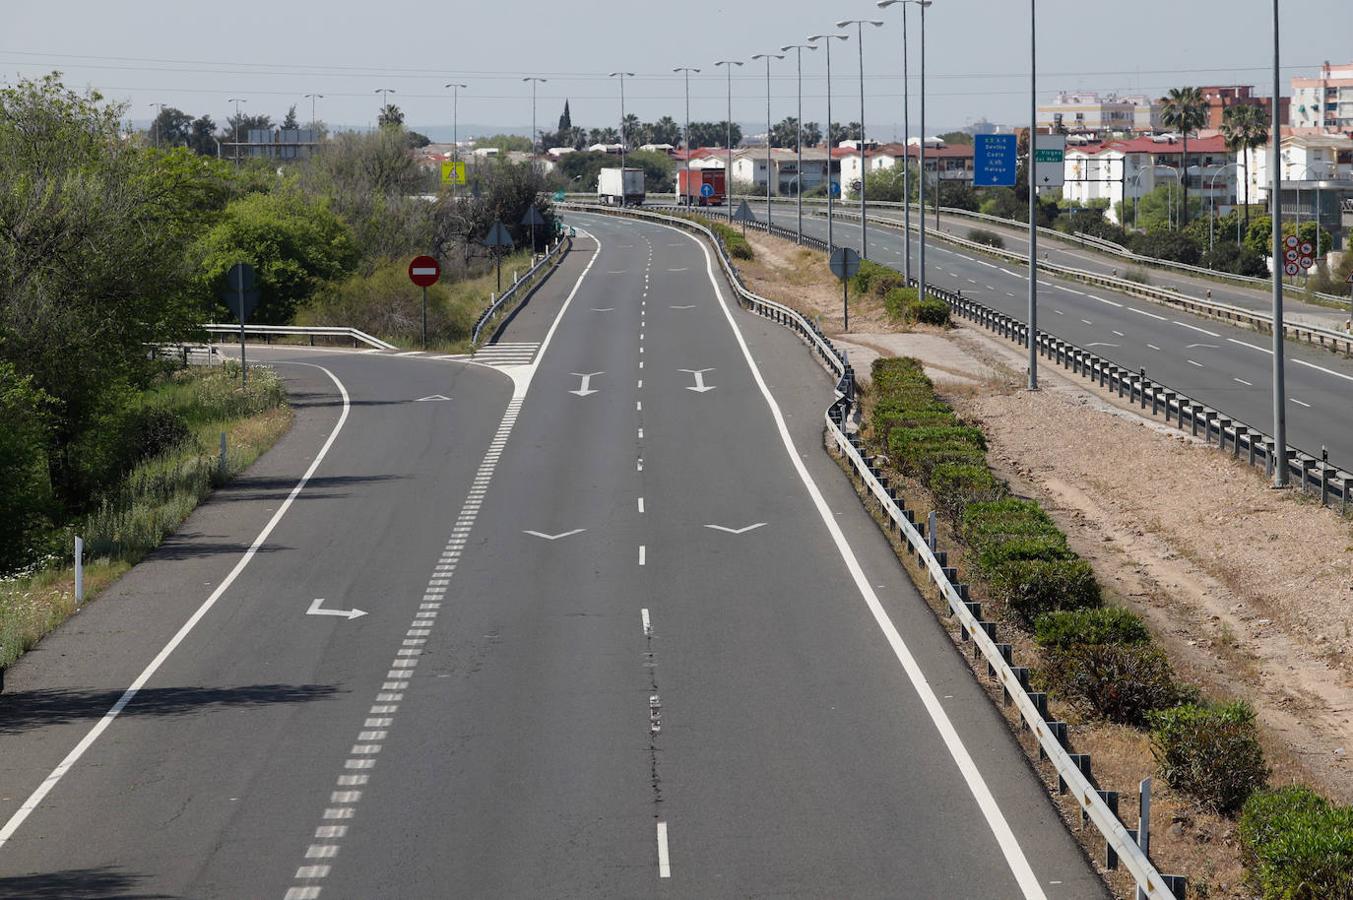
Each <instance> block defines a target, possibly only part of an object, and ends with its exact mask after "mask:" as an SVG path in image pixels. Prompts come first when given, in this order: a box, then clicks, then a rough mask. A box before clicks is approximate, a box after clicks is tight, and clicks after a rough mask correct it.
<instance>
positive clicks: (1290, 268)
mask: <svg viewBox="0 0 1353 900" xmlns="http://www.w3.org/2000/svg"><path fill="white" fill-rule="evenodd" d="M1283 271H1284V272H1286V273H1287V274H1288V275H1295V274H1297V273H1298V272H1300V271H1301V266H1299V265H1297V264H1296V263H1286V264H1285V265H1283Z"/></svg>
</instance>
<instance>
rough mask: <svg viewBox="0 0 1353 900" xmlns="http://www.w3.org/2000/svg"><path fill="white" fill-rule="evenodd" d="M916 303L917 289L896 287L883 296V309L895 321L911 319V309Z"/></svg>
mask: <svg viewBox="0 0 1353 900" xmlns="http://www.w3.org/2000/svg"><path fill="white" fill-rule="evenodd" d="M915 303H916V288H913V287H895V288H893V289H892V290H890V291H888V293H886V294H884V295H883V308H884V309H885V310H887V311H888V315H889V316H890V317H891V318H894V319H904V320H905V319H909V318H911V307H912V306H913V304H915Z"/></svg>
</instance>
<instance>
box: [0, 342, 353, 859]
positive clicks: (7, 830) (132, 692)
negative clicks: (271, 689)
mask: <svg viewBox="0 0 1353 900" xmlns="http://www.w3.org/2000/svg"><path fill="white" fill-rule="evenodd" d="M289 365H296V366H309V367H311V368H314V369H319V370H320V371H321V372H323V373H324V374H325V375H328V376H329V379H330V380H331V381H333V383H334V385H335V386H336V387H337V388H338V392H339V394H340V395H341V396H342V398H343V412H342V413H340V414H339V416H338V421H337V422H336V423H335V424H334V427H333V430H332V431H330V432H329V436H328V437H327V438H326V439H325V441H324V444H323V445H322V446H321V447H320V449H319V453H317V454H315V459H314V461H313V462H311V463H310V467H309V468H307V469H306V470H305V474H303V475H302V476H301V479H300V481H297V482H296V486H295V487H293V488H292V489H291V493H289V494H287V498H286V500H284V501H282V505H281V506H279V507H278V508H277V512H275V513H273V514H272V518H270V519H269V520H268V524H266V525H264V526H263V530H262V531H260V532H259V533H258V536H257V537H255V538H254V541H253V543H252V544H250V545H249V549H248V550H246V551H244V555H243V556H241V557H240V560H239V562H237V563H235V567H234V568H233V569H231V570H230V573H229V574H228V575H226V577H225V579H224V580H223V581H222V582H221V583H220V584H219V585H217V587H216V590H214V591H212V592H211V595H210V596H208V597H207V599H206V600H205V601H203V603H202V605H201V606H199V607H198V608H197V610H196V611H195V612H194V613H193V614H192V615H191V616H189V617H188V621H186V622H184V623H183V625H182V626H181V627H180V628H179V630H178V631H177V632H176V633H175V634H174V636H173V637H172V638H170V639H169V643H167V644H165V645H164V647H163V648H162V649H161V650H160V652H159V653H157V654H156V655H155V658H154V659H152V660H151V661H150V663H149V664H148V665H147V666H146V667H145V668H144V669H142V670H141V674H140V675H137V676H136V680H135V681H133V682H132V683H131V686H129V687H128V688H127V690H125V691H123V693H122V696H121V697H119V698H118V700H117V702H116V703H114V704H113V705H112V707H111V708H110V709H109V710H108V712H106V713H104V714H103V717H102V718H100V719H99V721H97V722H95V723H94V727H93V728H91V729H89V732H88V733H87V734H85V736H84V737H83V738H82V739H81V740H80V743H78V744H76V745H75V748H74V749H73V750H71V751H70V753H67V754H66V758H65V759H63V760H61V762H60V763H58V764H57V767H56V768H55V769H53V770H52V771H51V774H49V775H48V776H47V777H46V778H45V779H43V781H42V784H40V785H38V786H37V789H35V790H34V791H33V793H32V794H30V795H29V797H28V799H27V800H25V801H24V803H23V806H20V807H19V809H18V810H17V811H16V812H15V813H14V815H12V816H10V819H9V821H8V822H6V823H5V825H4V827H3V828H0V848H3V847H4V846H5V844H6V842H8V841H9V839H10V838H12V837H13V836H14V834H15V832H17V831H18V830H19V827H20V826H21V825H23V823H24V820H25V819H27V818H28V817H29V815H31V814H32V813H33V810H35V809H37V808H38V805H39V804H41V803H42V801H43V799H44V798H45V797H46V796H47V795H48V794H49V793H51V791H52V789H53V788H55V787H56V785H57V783H58V782H60V781H61V779H62V778H63V777H65V775H66V773H67V772H69V771H70V769H71V767H72V766H74V765H75V764H76V763H77V762H79V760H80V757H82V756H84V755H85V752H86V751H87V750H89V748H90V747H91V746H93V745H94V742H95V741H97V740H98V739H99V736H100V735H102V734H103V733H104V732H105V731H106V730H107V729H108V727H109V726H110V725H112V724H113V720H115V719H116V718H117V717H118V716H119V715H121V714H122V710H124V709H126V707H127V704H128V703H131V702H132V699H133V698H135V697H136V695H137V694H138V693H139V692H140V690H141V688H143V687H145V685H146V682H148V681H149V680H150V679H151V677H152V676H153V675H154V674H155V673H156V672H157V671H159V668H160V666H162V665H164V663H165V660H167V659H169V657H170V655H172V654H173V652H174V651H175V650H176V649H177V648H178V646H179V644H181V643H183V641H184V639H185V638H187V637H188V635H189V633H191V632H192V630H193V629H194V628H196V627H197V623H198V622H200V621H202V618H203V616H205V615H206V614H207V613H208V612H209V611H210V610H211V608H212V607H213V606H215V605H216V601H218V600H220V599H221V597H222V596H224V594H225V592H226V591H227V590H229V589H230V586H231V585H232V584H234V583H235V579H236V578H238V577H239V576H240V573H241V572H243V571H244V570H245V568H246V567H247V566H248V565H249V563H250V562H251V561H252V560H253V558H254V555H255V554H257V553H258V550H259V548H260V547H262V546H263V543H264V542H265V541H267V539H268V537H269V535H271V534H272V533H273V529H275V528H276V527H277V524H278V523H279V522H281V521H282V517H283V516H284V515H286V513H287V510H289V509H291V504H292V503H293V502H295V500H296V497H297V495H298V494H300V492H301V490H302V489H303V488H304V487H305V485H306V483H307V482H309V481H310V478H311V476H313V475H314V474H315V471H316V470H317V469H318V468H319V465H320V463H322V462H323V461H324V457H325V456H327V455H328V453H329V449H330V448H331V447H332V446H333V445H334V441H335V440H336V439H337V438H338V433H339V432H340V431H342V430H343V424H344V423H345V422H347V421H348V413H349V411H350V410H351V408H352V406H351V402H350V400H349V397H348V389H347V388H346V387H344V386H343V382H341V381H339V380H338V377H337V376H336V375H334V373H333V372H330V371H329V370H328V369H326V368H324V367H323V366H317V365H315V364H314V363H289Z"/></svg>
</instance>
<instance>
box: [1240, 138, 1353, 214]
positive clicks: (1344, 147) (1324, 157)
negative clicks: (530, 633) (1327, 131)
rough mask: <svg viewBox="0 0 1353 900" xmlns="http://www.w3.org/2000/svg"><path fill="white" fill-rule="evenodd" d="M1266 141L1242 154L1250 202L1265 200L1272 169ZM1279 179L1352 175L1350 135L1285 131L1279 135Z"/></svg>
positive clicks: (1343, 178) (1351, 176)
mask: <svg viewBox="0 0 1353 900" xmlns="http://www.w3.org/2000/svg"><path fill="white" fill-rule="evenodd" d="M1272 155H1273V154H1272V152H1271V150H1270V147H1269V145H1268V144H1265V145H1264V146H1263V147H1256V148H1255V149H1253V150H1251V151H1250V152H1249V153H1248V154H1242V156H1243V157H1246V158H1247V159H1248V162H1249V175H1248V178H1249V185H1250V202H1251V203H1267V202H1268V194H1269V189H1270V187H1271V184H1270V180H1271V179H1272V177H1273V175H1272V171H1271V170H1270V168H1269V162H1268V161H1269V158H1270V157H1271V156H1272ZM1279 175H1280V177H1281V178H1282V180H1283V181H1307V180H1350V179H1353V138H1350V137H1347V136H1344V135H1317V134H1311V135H1304V134H1298V135H1289V136H1288V137H1285V138H1283V139H1282V169H1281V171H1280V172H1279Z"/></svg>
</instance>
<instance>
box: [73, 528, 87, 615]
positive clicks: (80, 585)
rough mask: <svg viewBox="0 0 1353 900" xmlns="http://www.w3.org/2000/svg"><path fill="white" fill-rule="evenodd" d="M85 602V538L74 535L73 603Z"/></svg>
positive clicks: (77, 604)
mask: <svg viewBox="0 0 1353 900" xmlns="http://www.w3.org/2000/svg"><path fill="white" fill-rule="evenodd" d="M83 602H85V539H84V538H82V537H80V536H79V535H78V534H77V535H76V536H75V605H76V606H79V605H80V604H81V603H83Z"/></svg>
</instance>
